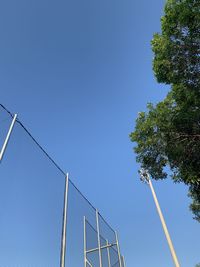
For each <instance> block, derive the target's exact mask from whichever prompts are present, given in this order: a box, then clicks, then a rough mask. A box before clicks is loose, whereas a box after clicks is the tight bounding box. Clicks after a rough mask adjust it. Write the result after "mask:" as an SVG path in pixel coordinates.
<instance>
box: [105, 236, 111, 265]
mask: <svg viewBox="0 0 200 267" xmlns="http://www.w3.org/2000/svg"><path fill="white" fill-rule="evenodd" d="M106 245H107V254H108V267H111V263H110V248H109V245H108V240H106Z"/></svg>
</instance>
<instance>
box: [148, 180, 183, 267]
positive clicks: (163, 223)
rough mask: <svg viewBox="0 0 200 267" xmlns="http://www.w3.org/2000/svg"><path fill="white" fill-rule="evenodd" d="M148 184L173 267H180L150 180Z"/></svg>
mask: <svg viewBox="0 0 200 267" xmlns="http://www.w3.org/2000/svg"><path fill="white" fill-rule="evenodd" d="M148 184H149V186H150V189H151V192H152V195H153V199H154V202H155V205H156V208H157V211H158V215H159V217H160V220H161V223H162V227H163V230H164V233H165V236H166V239H167V242H168V245H169V248H170V252H171V254H172V258H173V261H174V265H175V266H176V267H180V264H179V262H178V258H177V256H176V252H175V249H174V247H173V244H172V241H171V238H170V235H169V231H168V229H167V225H166V223H165V220H164V217H163V214H162V211H161V208H160V205H159V202H158V199H157V196H156V193H155V191H154V188H153V185H152V182H151V179H150V178H149V180H148Z"/></svg>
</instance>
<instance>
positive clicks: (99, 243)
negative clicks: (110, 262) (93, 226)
mask: <svg viewBox="0 0 200 267" xmlns="http://www.w3.org/2000/svg"><path fill="white" fill-rule="evenodd" d="M96 223H97V238H98V249H99V267H102V257H101V239H100V229H99V212H98V210H96Z"/></svg>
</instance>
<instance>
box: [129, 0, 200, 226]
mask: <svg viewBox="0 0 200 267" xmlns="http://www.w3.org/2000/svg"><path fill="white" fill-rule="evenodd" d="M161 24H162V33H161V34H155V35H154V38H153V40H152V49H153V52H154V60H153V70H154V73H155V76H156V78H157V80H158V82H161V83H165V84H170V85H171V91H170V92H169V94H168V95H167V96H166V98H165V99H164V100H163V101H162V102H160V103H158V104H157V105H155V106H154V105H152V104H148V105H147V111H146V112H140V113H139V116H138V118H137V120H136V126H135V130H134V131H133V132H132V133H131V135H130V138H131V141H133V142H136V146H135V148H134V150H135V152H136V153H137V161H138V162H140V163H141V165H142V167H144V168H146V169H148V170H149V172H150V174H151V176H152V177H153V178H154V179H164V178H166V177H167V173H168V172H169V169H170V170H171V177H172V179H173V180H174V181H175V182H183V183H185V184H186V185H188V186H189V196H190V197H191V198H192V204H191V206H190V208H191V209H192V211H193V213H194V217H195V219H197V220H199V221H200V0H182V1H181V0H168V1H167V4H166V6H165V15H164V16H163V17H162V19H161Z"/></svg>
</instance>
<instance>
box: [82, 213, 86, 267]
mask: <svg viewBox="0 0 200 267" xmlns="http://www.w3.org/2000/svg"><path fill="white" fill-rule="evenodd" d="M83 227H84V229H83V231H84V267H86V266H87V255H86V249H87V247H86V219H85V216H84V217H83Z"/></svg>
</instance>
